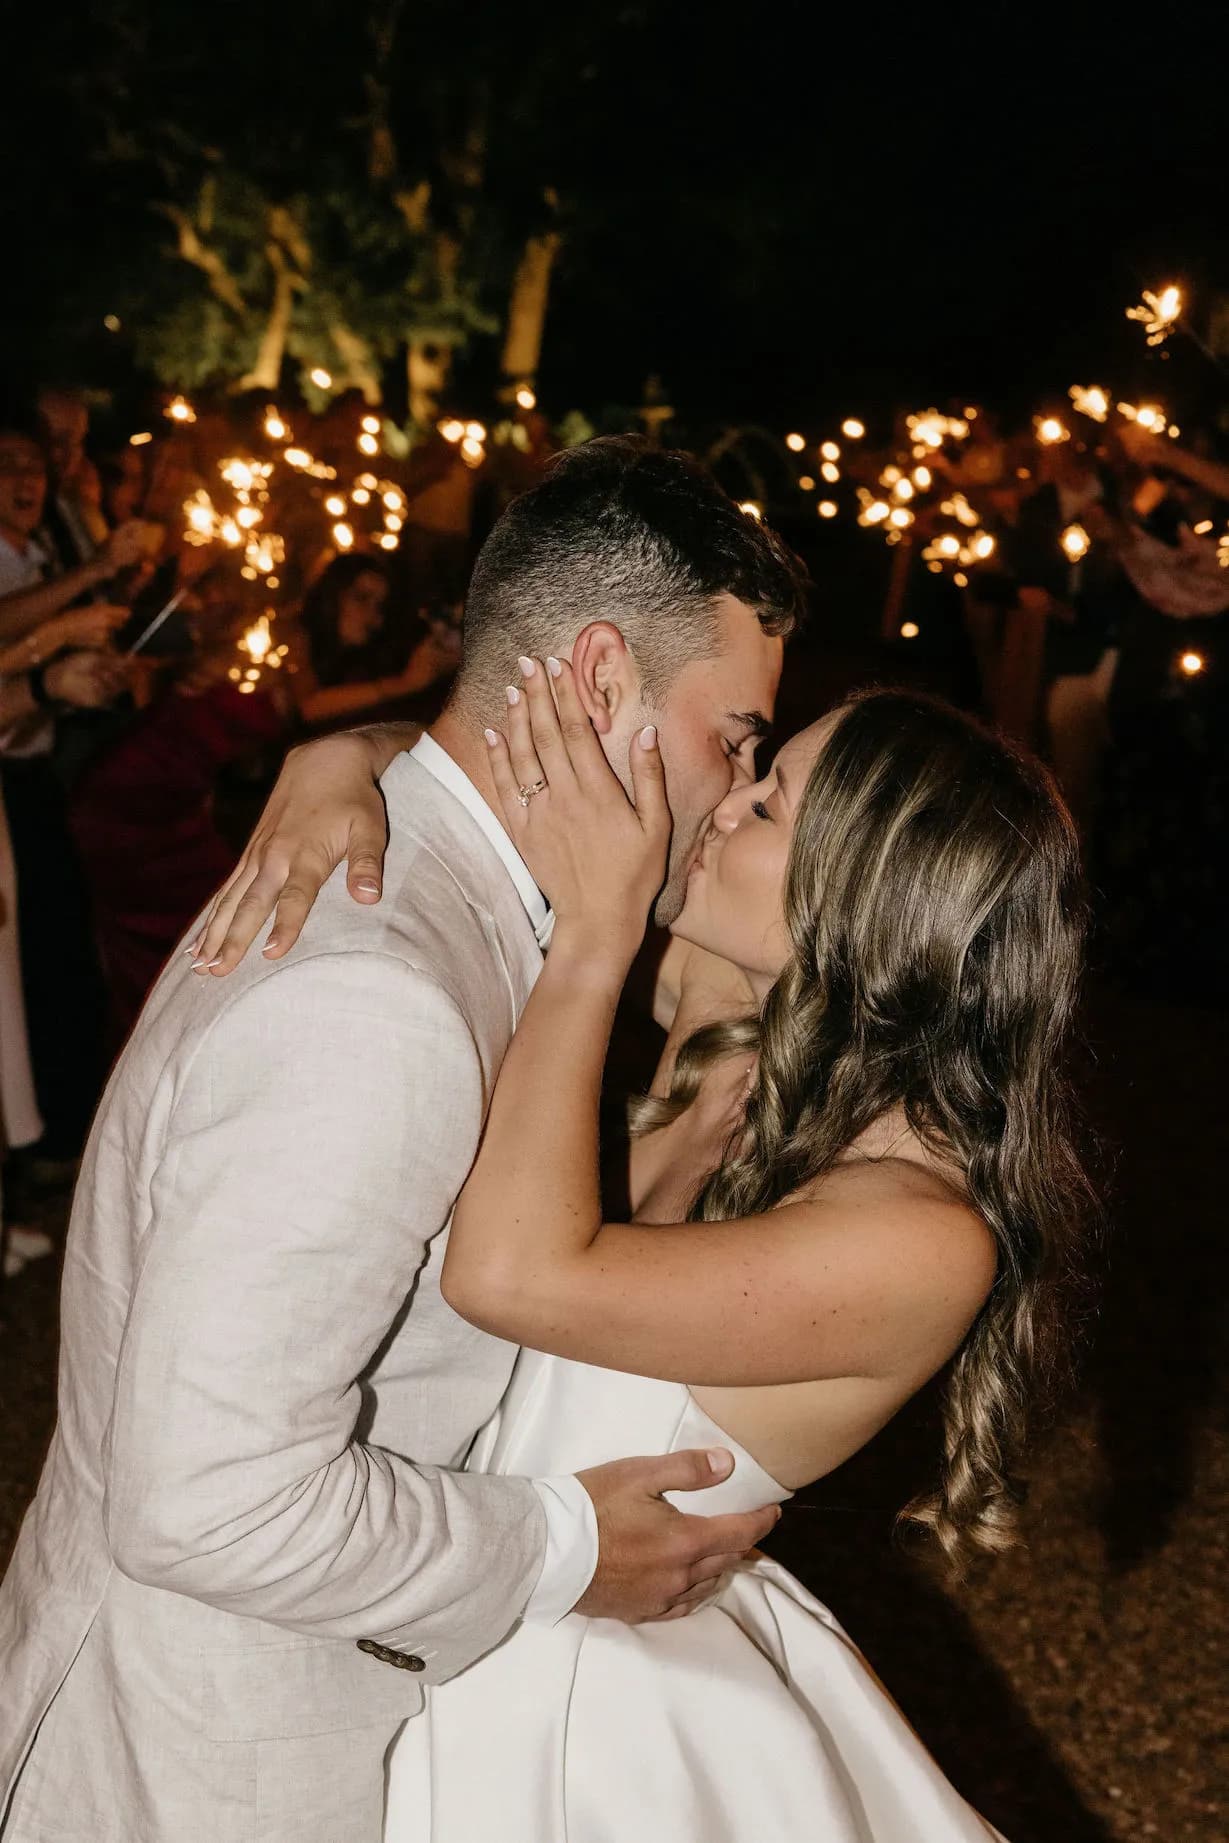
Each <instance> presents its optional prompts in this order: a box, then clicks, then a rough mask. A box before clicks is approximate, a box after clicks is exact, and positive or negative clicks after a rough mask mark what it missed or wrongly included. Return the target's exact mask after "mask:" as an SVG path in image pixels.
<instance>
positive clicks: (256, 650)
mask: <svg viewBox="0 0 1229 1843" xmlns="http://www.w3.org/2000/svg"><path fill="white" fill-rule="evenodd" d="M272 645H273V635H272V634H271V633H270V631H269V617H268V615H267V614H262V615H261V617H260V619H259V620H258V621H256V622H254V623H253V625H252V626H251V627H249V628H248V630H247V632H246V633H245V634H244V636H243V638H242V640H240V642H239V647H240V650H241V651H242V652H245V653H246V654H247V656H248V658H249V659H250V660H251V662H252V664H253V665H254V666H258V665H260V664H262V663H263V661H264V659H265V658H266V657H267V655H268V653H269V649H270V648H271V647H272ZM251 676H252V674H251V673H250V672H249V673H248V677H249V678H250V677H251Z"/></svg>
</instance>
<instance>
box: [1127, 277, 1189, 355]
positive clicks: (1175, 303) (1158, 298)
mask: <svg viewBox="0 0 1229 1843" xmlns="http://www.w3.org/2000/svg"><path fill="white" fill-rule="evenodd" d="M1181 313H1182V290H1181V289H1180V288H1179V287H1177V285H1176V284H1175V283H1173V282H1171V283H1170V284H1169V286H1168V287H1167V288H1162V289H1161V292H1160V293H1159V294H1153V293H1152V291H1151V290H1150V289H1148V288H1145V289H1144V294H1143V299H1142V300H1141V302H1140V303H1139V305H1138V307H1128V308H1127V319H1128V320H1138V321H1139V323H1140V325H1141V326H1142V327H1143V329H1144V332H1145V334H1146V336H1147V341H1148V344H1149V345H1150V346H1163V345H1164V344H1165V341H1166V340H1167V339H1168V338H1169V335H1170V334H1171V333H1172V332H1173V330H1174V327H1175V326H1176V325H1177V323H1178V320H1179V318H1180V317H1181Z"/></svg>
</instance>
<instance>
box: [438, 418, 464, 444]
mask: <svg viewBox="0 0 1229 1843" xmlns="http://www.w3.org/2000/svg"><path fill="white" fill-rule="evenodd" d="M437 427H438V428H439V432H440V434H441V435H442V436H443V438H444V440H445V441H446V442H459V441H460V439H461V437H462V436H463V435H464V433H465V424H464V423H463V422H457V420H456V419H455V417H453V418H450V419H449V420H448V421H447V422H441V423H439V424H438V425H437Z"/></svg>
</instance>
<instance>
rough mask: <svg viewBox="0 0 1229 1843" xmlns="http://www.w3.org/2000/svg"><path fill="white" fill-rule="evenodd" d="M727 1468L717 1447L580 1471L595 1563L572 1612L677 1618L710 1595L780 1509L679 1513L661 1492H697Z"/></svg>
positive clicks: (629, 1618) (632, 1619) (636, 1619)
mask: <svg viewBox="0 0 1229 1843" xmlns="http://www.w3.org/2000/svg"><path fill="white" fill-rule="evenodd" d="M732 1466H733V1460H732V1459H731V1457H730V1455H729V1453H727V1452H724V1451H721V1450H720V1449H718V1450H716V1451H714V1452H711V1453H709V1452H685V1453H667V1454H665V1455H663V1456H662V1457H661V1458H659V1459H617V1460H615V1461H613V1462H612V1463H611V1464H610V1465H601V1466H595V1467H594V1468H593V1469H592V1470H591V1471H588V1472H581V1473H580V1474H579V1477H580V1482H581V1484H582V1485H584V1487H585V1489H586V1491H587V1492H588V1493H589V1496H590V1497H591V1498H592V1500H593V1506H594V1509H595V1510H596V1512H597V1527H598V1565H597V1572H596V1574H595V1575H594V1577H593V1580H592V1582H591V1583H590V1586H589V1590H588V1592H587V1593H586V1594H585V1596H584V1598H583V1599H582V1600H581V1601H580V1603H579V1605H578V1606H577V1607H576V1611H577V1612H579V1613H584V1614H585V1615H586V1616H587V1617H589V1618H591V1619H618V1620H621V1621H622V1623H623V1624H624V1625H640V1624H643V1623H644V1622H645V1621H647V1620H650V1619H670V1618H680V1617H683V1616H684V1615H685V1614H687V1613H690V1612H694V1611H695V1610H696V1608H697V1607H699V1606H703V1605H704V1604H705V1603H706V1601H708V1600H709V1599H711V1597H712V1595H713V1594H714V1593H715V1592H716V1590H717V1583H718V1582H719V1581H720V1578H721V1576H722V1575H723V1574H725V1573H727V1572H728V1571H729V1570H730V1569H731V1568H732V1567H734V1566H735V1564H736V1563H737V1562H739V1561H741V1560H742V1559H743V1557H744V1556H745V1555H746V1554H747V1552H748V1551H749V1550H750V1549H752V1548H754V1547H755V1545H756V1543H758V1542H761V1541H762V1540H763V1538H764V1537H765V1536H766V1535H767V1534H768V1532H769V1530H771V1529H773V1528H774V1527H775V1525H776V1523H777V1521H778V1520H779V1518H780V1515H781V1512H780V1508H779V1507H778V1506H777V1505H776V1504H767V1505H765V1506H764V1507H763V1508H762V1509H759V1510H752V1511H746V1512H744V1513H741V1514H739V1515H733V1516H731V1515H725V1516H712V1517H709V1516H686V1515H684V1513H683V1512H682V1511H679V1510H675V1509H674V1508H673V1506H672V1505H670V1504H667V1503H666V1502H665V1499H664V1497H663V1495H662V1494H663V1492H666V1491H703V1490H705V1489H706V1488H707V1487H709V1486H711V1485H715V1484H718V1483H720V1482H721V1480H722V1479H724V1478H728V1476H729V1474H730V1471H731V1468H732Z"/></svg>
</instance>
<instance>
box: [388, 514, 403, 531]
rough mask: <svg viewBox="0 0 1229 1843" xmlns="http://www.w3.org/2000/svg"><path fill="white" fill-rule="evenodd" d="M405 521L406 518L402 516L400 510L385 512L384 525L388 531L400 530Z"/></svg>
mask: <svg viewBox="0 0 1229 1843" xmlns="http://www.w3.org/2000/svg"><path fill="white" fill-rule="evenodd" d="M404 523H405V520H404V519H403V518H402V516H401V514H400V512H386V513H385V514H384V526H385V529H386V530H387V531H400V529H401V527H402V525H403V524H404Z"/></svg>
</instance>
